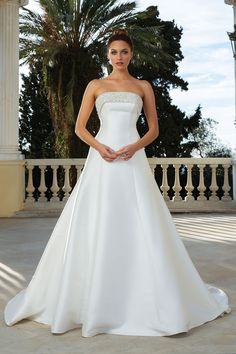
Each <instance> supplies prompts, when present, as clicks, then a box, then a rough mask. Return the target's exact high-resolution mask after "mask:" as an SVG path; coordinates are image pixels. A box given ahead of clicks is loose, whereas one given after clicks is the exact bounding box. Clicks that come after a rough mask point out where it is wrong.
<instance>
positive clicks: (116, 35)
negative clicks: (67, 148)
mask: <svg viewBox="0 0 236 354" xmlns="http://www.w3.org/2000/svg"><path fill="white" fill-rule="evenodd" d="M114 41H124V42H126V43H127V44H128V45H129V47H130V49H131V51H133V42H132V39H131V38H130V36H129V34H128V31H127V30H126V29H124V28H118V29H115V30H114V31H113V32H112V35H111V37H110V38H109V40H108V42H107V50H109V47H110V45H111V43H112V42H114Z"/></svg>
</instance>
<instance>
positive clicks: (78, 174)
mask: <svg viewBox="0 0 236 354" xmlns="http://www.w3.org/2000/svg"><path fill="white" fill-rule="evenodd" d="M83 166H84V165H77V166H75V168H76V171H77V181H78V179H79V178H80V175H81V172H82V168H83Z"/></svg>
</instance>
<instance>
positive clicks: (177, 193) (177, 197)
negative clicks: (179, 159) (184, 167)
mask: <svg viewBox="0 0 236 354" xmlns="http://www.w3.org/2000/svg"><path fill="white" fill-rule="evenodd" d="M173 166H174V169H175V184H174V186H173V190H174V192H175V195H174V197H173V201H178V200H182V197H181V196H180V191H181V189H182V187H181V185H180V182H179V169H180V164H175V165H173Z"/></svg>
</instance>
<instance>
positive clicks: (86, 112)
mask: <svg viewBox="0 0 236 354" xmlns="http://www.w3.org/2000/svg"><path fill="white" fill-rule="evenodd" d="M97 83H98V80H97V79H95V80H92V81H90V82H89V84H88V85H87V87H86V89H85V92H84V95H83V99H82V102H81V106H80V110H79V113H78V117H77V120H76V124H75V134H76V135H77V136H78V137H79V138H80V139H81V140H83V141H84V142H85V143H86V144H88V145H90V146H92V147H93V148H94V149H96V150H97V151H98V152H99V154H100V155H101V156H102V158H103V159H104V160H106V161H108V162H111V161H113V160H114V159H116V158H117V155H116V153H115V151H114V150H113V149H111V148H110V147H109V146H107V145H105V144H102V143H100V142H99V141H98V140H97V139H95V138H94V137H93V136H92V134H90V132H89V131H88V129H86V125H87V122H88V119H89V117H90V114H91V112H92V110H93V107H94V103H95V91H96V90H97Z"/></svg>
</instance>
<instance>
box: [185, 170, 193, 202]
mask: <svg viewBox="0 0 236 354" xmlns="http://www.w3.org/2000/svg"><path fill="white" fill-rule="evenodd" d="M186 167H187V183H186V186H185V188H186V190H187V195H186V197H185V201H190V200H194V197H193V195H192V191H193V190H194V187H193V181H192V168H193V165H187V166H186Z"/></svg>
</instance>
